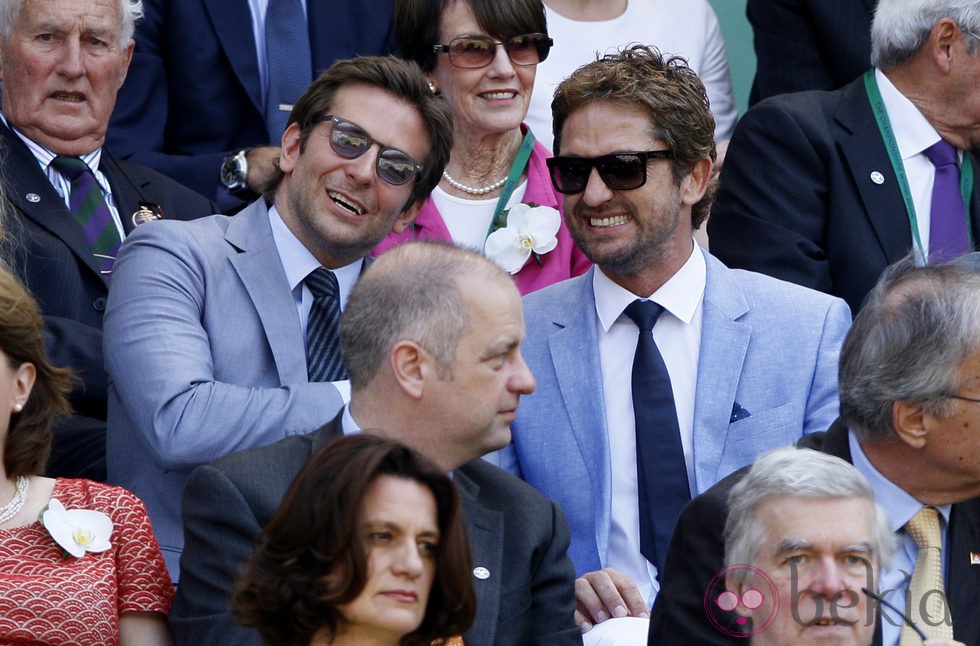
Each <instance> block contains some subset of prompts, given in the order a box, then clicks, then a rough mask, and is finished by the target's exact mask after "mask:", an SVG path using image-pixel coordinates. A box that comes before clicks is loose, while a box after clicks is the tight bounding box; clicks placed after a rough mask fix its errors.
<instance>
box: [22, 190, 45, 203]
mask: <svg viewBox="0 0 980 646" xmlns="http://www.w3.org/2000/svg"><path fill="white" fill-rule="evenodd" d="M24 197H26V198H27V201H28V202H33V203H34V204H37V203H38V202H40V201H41V196H40V195H38V194H37V193H28V194H27V195H25V196H24Z"/></svg>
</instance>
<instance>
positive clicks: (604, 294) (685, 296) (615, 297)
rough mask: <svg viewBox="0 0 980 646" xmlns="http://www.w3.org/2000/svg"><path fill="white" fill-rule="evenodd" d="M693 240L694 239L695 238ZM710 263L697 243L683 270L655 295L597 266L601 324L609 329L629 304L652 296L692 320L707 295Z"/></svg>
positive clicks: (594, 281) (595, 278)
mask: <svg viewBox="0 0 980 646" xmlns="http://www.w3.org/2000/svg"><path fill="white" fill-rule="evenodd" d="M692 240H693V239H692ZM706 278H707V266H706V264H705V261H704V255H703V254H702V253H701V247H699V246H698V244H697V242H694V243H693V248H692V249H691V255H690V257H689V258H688V259H687V262H685V263H684V264H683V265H682V266H681V268H680V269H678V270H677V272H676V273H675V274H674V275H673V276H671V277H670V278H669V279H668V280H667V282H665V283H664V284H663V285H661V286H660V289H658V290H657V291H655V292H654V293H653V294H648V295H645V296H644V295H638V294H634V293H633V292H631V291H629V290H628V289H625V288H624V287H621V286H620V285H618V284H616V283H615V282H613V281H612V279H611V278H609V277H608V276H606V274H605V273H603V271H602V269H600V268H599V267H596V271H595V272H594V273H593V278H592V289H593V290H594V291H595V306H596V313H597V314H598V315H599V324H600V325H601V326H602V329H603V330H604V331H606V332H608V331H609V328H611V327H612V325H613V323H615V322H616V319H618V318H619V317H620V315H622V313H623V310H625V309H626V306H627V305H629V304H630V303H632V302H633V301H635V300H636V299H637V298H649V300H652V301H654V302H655V303H657V304H658V305H660V306H661V307H663V308H664V309H665V310H667V311H668V312H670V313H671V314H672V315H674V316H675V317H676V318H678V319H680V320H681V321H683V322H684V323H685V324H687V323H690V322H691V320H692V319H693V318H694V314H695V313H696V312H697V309H698V304H699V303H700V302H701V299H702V297H703V296H704V285H705V281H706Z"/></svg>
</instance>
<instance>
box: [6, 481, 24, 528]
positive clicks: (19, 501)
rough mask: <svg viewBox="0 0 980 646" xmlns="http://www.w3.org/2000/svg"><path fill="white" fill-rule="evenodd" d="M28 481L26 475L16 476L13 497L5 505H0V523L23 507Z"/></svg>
mask: <svg viewBox="0 0 980 646" xmlns="http://www.w3.org/2000/svg"><path fill="white" fill-rule="evenodd" d="M29 482H30V481H29V480H28V479H27V476H17V482H16V483H15V484H14V496H13V498H11V499H10V502H8V503H7V504H6V505H4V506H3V507H0V525H2V524H4V523H5V522H7V521H8V520H10V519H11V518H13V517H14V516H16V515H17V514H18V513H20V510H21V509H23V508H24V503H25V502H26V501H27V485H28V483H29Z"/></svg>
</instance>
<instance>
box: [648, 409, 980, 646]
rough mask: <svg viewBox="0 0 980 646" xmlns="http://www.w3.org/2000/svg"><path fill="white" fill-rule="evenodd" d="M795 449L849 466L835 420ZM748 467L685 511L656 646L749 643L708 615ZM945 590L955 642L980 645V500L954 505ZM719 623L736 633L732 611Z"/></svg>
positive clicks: (653, 628) (656, 610)
mask: <svg viewBox="0 0 980 646" xmlns="http://www.w3.org/2000/svg"><path fill="white" fill-rule="evenodd" d="M797 445H798V446H800V447H802V448H808V449H814V450H816V451H822V452H823V453H828V454H830V455H834V456H837V457H839V458H842V459H844V460H847V461H848V462H850V461H851V450H850V447H849V445H848V440H847V428H846V427H845V426H844V425H843V424H842V423H841V422H840V421H837V422H835V423H834V425H833V426H831V427H830V430H829V431H826V432H822V433H814V434H812V435H807V436H805V437H803V438H802V439H801V440H800V441H799V442H797ZM746 471H748V467H745V468H743V469H740V470H739V471H736V472H735V473H733V474H731V475H730V476H728V477H727V478H725V479H724V480H722V481H720V482H719V483H718V484H716V485H715V486H714V487H712V488H711V489H709V490H708V491H706V492H704V493H703V494H701V495H700V496H697V497H696V498H694V500H692V501H691V502H690V503H689V504H688V505H687V507H685V508H684V511H683V512H681V516H680V519H678V521H677V527H676V529H675V530H674V536H673V538H672V539H671V543H670V550H669V551H668V553H667V563H666V566H665V568H664V574H663V582H664V585H663V587H662V588H661V589H660V594H659V595H657V601H656V602H655V603H654V606H653V613H652V616H651V618H650V634H649V644H650V646H658V645H661V644H663V645H664V646H667V645H670V644H684V643H694V644H699V645H700V644H704V645H718V646H723V645H724V646H730V645H735V644H739V645H743V646H744V644H745V640H744V639H735V638H733V637H729V636H727V635H725V634H723V633H722V632H720V631H719V630H717V629H716V628H715V627H714V626H713V625H712V624H711V623H710V622H709V620H708V618H707V617H706V615H705V601H704V595H705V591H706V590H707V589H708V587H709V584H710V582H711V580H712V578H714V576H715V575H716V574H718V573H719V572H720V571H721V570H722V568H723V567H724V554H725V541H724V536H723V533H724V529H725V521H726V519H727V517H728V492H729V491H730V490H731V488H732V487H733V486H735V483H736V482H738V481H739V480H741V479H742V478H743V477H744V476H745V473H746ZM947 542H948V544H949V547H948V550H947V555H946V558H947V565H946V573H947V584H946V592H947V595H948V596H949V603H950V609H951V611H952V615H953V622H954V623H953V628H954V631H955V637H956V639H957V640H959V641H961V642H963V643H965V644H978V643H980V615H978V614H977V612H976V606H977V599H978V597H980V566H976V565H973V566H971V565H969V563H970V554H971V552H976V551H980V498H974V499H973V500H968V501H966V502H961V503H958V504H955V505H953V508H952V511H951V512H950V517H949V529H948V534H947ZM707 607H710V608H711V609H712V610H714V611H715V615H714V617H715V619H716V620H717V621H718V622H719V624H720V625H722V626H725V627H726V628H727V630H728V631H729V632H737V631H738V628H737V626H736V624H735V622H734V619H735V617H734V616H733V613H723V612H721V611H719V610H718V609H717V606H716V605H714V604H708V605H707ZM873 644H874V646H880V644H881V628H880V626H879V627H878V629H877V630H876V631H875V640H874V642H873Z"/></svg>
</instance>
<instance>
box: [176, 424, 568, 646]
mask: <svg viewBox="0 0 980 646" xmlns="http://www.w3.org/2000/svg"><path fill="white" fill-rule="evenodd" d="M340 419H341V415H338V416H337V417H336V418H335V419H334V420H333V421H332V422H330V423H329V424H326V425H324V426H323V427H321V428H320V429H318V430H316V431H315V432H313V433H310V434H308V435H301V436H297V437H290V438H287V439H285V440H282V441H281V442H277V443H276V444H273V445H271V446H266V447H262V448H258V449H253V450H250V451H245V452H242V453H236V454H234V455H230V456H228V457H226V458H222V459H221V460H218V461H216V462H214V463H213V464H210V465H206V466H202V467H200V468H198V469H197V470H195V471H194V473H193V474H192V475H191V478H190V480H189V481H188V483H187V489H186V490H185V492H184V499H183V517H184V525H185V534H186V543H185V549H184V553H183V556H181V569H182V571H183V573H184V574H183V578H182V579H181V582H180V587H179V588H178V590H177V599H176V601H175V602H174V607H173V609H172V611H171V614H170V625H171V627H172V628H173V630H174V634H175V635H176V638H177V643H178V644H186V645H188V646H200V645H201V644H235V645H236V646H240V645H254V646H261V643H262V642H261V640H260V639H259V636H258V633H257V632H256V631H254V630H251V629H245V628H243V627H241V626H238V625H237V624H236V623H235V620H234V617H232V615H231V614H230V610H229V603H228V593H229V591H230V589H231V586H232V584H233V582H234V580H235V578H236V577H237V576H238V573H239V571H240V569H241V565H242V562H243V560H244V559H245V558H246V557H247V556H248V554H249V552H250V550H251V545H252V540H253V539H254V538H255V536H257V535H258V534H259V532H260V531H261V530H262V528H263V527H265V525H266V524H267V523H268V522H269V520H271V518H272V515H273V514H274V513H275V511H276V508H277V507H278V505H279V502H280V501H281V500H282V497H283V496H284V495H285V493H286V490H287V489H288V488H289V485H290V483H291V482H292V480H293V478H294V477H295V475H296V473H297V472H299V470H300V469H302V467H303V465H304V464H306V462H307V460H309V458H310V456H311V455H312V454H313V453H314V452H315V451H317V450H318V449H319V448H320V447H321V446H323V444H324V443H326V442H327V441H328V440H330V439H331V438H333V437H337V436H339V435H340V434H341V422H340ZM453 481H454V482H455V483H456V484H457V486H458V487H459V489H460V493H461V494H462V495H461V500H462V505H463V511H464V515H465V517H466V522H467V529H468V531H469V537H470V544H471V546H472V550H473V560H474V565H475V566H482V567H484V568H486V569H487V570H488V571H489V572H490V576H489V577H487V578H485V579H478V578H476V577H474V579H473V584H474V586H475V588H476V596H477V614H476V620H475V621H474V623H473V627H472V628H471V629H470V630H469V631H468V632H467V633H466V635H465V641H466V644H467V646H474V645H476V646H479V645H489V644H500V645H501V646H513V645H515V644H541V645H542V646H545V645H549V646H550V645H551V644H559V645H560V644H581V643H582V638H581V634H580V633H579V630H578V628H577V627H576V626H575V624H574V621H573V618H572V613H573V611H574V604H575V600H574V572H573V571H572V565H571V562H570V561H569V560H568V557H567V556H566V549H567V547H568V528H567V526H566V525H565V519H564V518H563V517H562V514H561V511H559V509H558V507H557V506H556V505H555V504H554V503H553V502H551V501H549V500H547V499H545V498H544V497H543V496H542V495H541V494H539V493H537V492H536V491H534V490H533V489H531V488H530V487H529V486H527V485H526V484H525V483H523V482H521V481H520V480H518V479H517V478H514V477H513V476H511V475H509V474H507V473H505V472H503V471H501V470H500V469H498V468H497V467H495V466H493V465H491V464H489V463H487V462H484V461H482V460H476V461H474V462H472V463H470V464H467V465H466V466H464V467H461V468H460V469H457V470H456V471H455V472H454V473H453Z"/></svg>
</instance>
